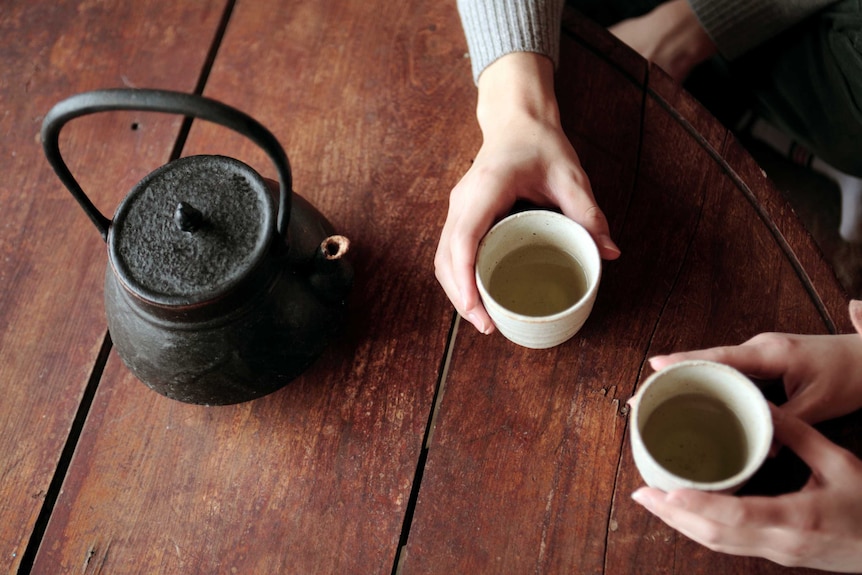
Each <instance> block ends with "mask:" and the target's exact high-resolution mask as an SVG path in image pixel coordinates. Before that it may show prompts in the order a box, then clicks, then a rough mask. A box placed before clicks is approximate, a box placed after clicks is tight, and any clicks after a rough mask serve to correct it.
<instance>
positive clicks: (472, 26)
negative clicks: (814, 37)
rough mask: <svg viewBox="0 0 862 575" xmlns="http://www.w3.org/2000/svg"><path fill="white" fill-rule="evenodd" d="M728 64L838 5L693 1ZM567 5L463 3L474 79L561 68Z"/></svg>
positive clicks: (559, 1)
mask: <svg viewBox="0 0 862 575" xmlns="http://www.w3.org/2000/svg"><path fill="white" fill-rule="evenodd" d="M688 1H689V4H690V5H691V7H692V9H693V10H694V13H695V14H696V15H697V18H698V20H699V21H700V23H701V25H703V27H704V29H706V31H707V33H708V34H709V36H710V37H711V38H712V40H713V41H714V42H715V44H716V46H717V47H718V51H719V52H720V53H721V54H722V55H723V56H724V57H725V58H727V59H729V60H732V59H734V58H737V57H739V56H741V55H743V54H744V53H746V52H747V51H748V50H750V49H752V48H754V47H755V46H757V45H759V44H761V43H763V42H765V41H767V40H769V39H770V38H772V37H774V36H776V35H777V34H779V33H780V32H782V31H783V30H786V29H787V28H789V27H791V26H793V25H794V24H796V23H798V22H800V21H801V20H803V19H804V18H806V17H808V16H810V15H811V14H813V13H815V12H817V11H818V10H821V9H822V8H824V7H825V6H828V5H829V4H832V3H833V2H834V1H835V0H688ZM563 3H564V0H458V12H459V14H460V15H461V24H462V25H463V27H464V34H465V35H466V37H467V48H468V49H469V50H470V58H471V63H472V67H473V79H474V80H476V81H478V79H479V75H480V74H481V73H482V71H483V70H484V69H485V68H486V67H487V66H488V65H490V64H491V63H493V62H494V61H495V60H497V59H498V58H500V57H501V56H505V55H506V54H509V53H511V52H536V53H539V54H543V55H545V56H548V57H549V58H551V59H552V60H553V61H554V65H555V66H556V64H557V60H558V58H559V51H560V25H561V18H562V10H563Z"/></svg>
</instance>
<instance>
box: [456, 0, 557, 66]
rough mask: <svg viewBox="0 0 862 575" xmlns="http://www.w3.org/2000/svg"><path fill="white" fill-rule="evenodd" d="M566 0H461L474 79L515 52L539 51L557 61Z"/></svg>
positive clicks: (461, 11) (459, 3) (459, 4)
mask: <svg viewBox="0 0 862 575" xmlns="http://www.w3.org/2000/svg"><path fill="white" fill-rule="evenodd" d="M563 2H564V0H458V13H459V14H460V15H461V24H462V25H463V27H464V34H465V35H466V37H467V48H468V49H469V50H470V61H471V64H472V66H473V79H474V80H476V81H478V79H479V74H481V73H482V71H483V70H484V69H485V68H486V67H487V66H488V65H490V64H491V63H493V62H494V61H495V60H497V59H498V58H500V57H502V56H505V55H506V54H509V53H512V52H536V53H538V54H543V55H545V56H548V57H549V58H551V59H552V60H553V61H554V65H555V66H556V64H557V58H558V57H559V52H560V23H561V19H562V12H563Z"/></svg>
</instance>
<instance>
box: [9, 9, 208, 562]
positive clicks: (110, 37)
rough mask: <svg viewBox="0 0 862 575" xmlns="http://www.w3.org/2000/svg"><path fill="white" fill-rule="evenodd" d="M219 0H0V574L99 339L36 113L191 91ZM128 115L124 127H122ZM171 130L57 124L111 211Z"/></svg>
mask: <svg viewBox="0 0 862 575" xmlns="http://www.w3.org/2000/svg"><path fill="white" fill-rule="evenodd" d="M222 5H223V2H199V3H194V4H191V3H185V4H184V5H178V6H174V5H171V6H165V5H162V4H161V3H158V4H157V3H154V2H146V1H144V2H134V3H127V2H115V1H110V2H99V3H92V2H80V1H51V2H47V1H35V2H34V1H17V0H11V1H6V2H4V3H3V8H2V17H0V38H2V40H0V61H2V62H3V73H2V74H0V101H2V102H3V113H2V114H0V134H2V137H0V172H2V174H3V178H2V183H0V205H2V206H3V224H2V226H0V282H2V284H3V295H2V297H0V394H2V398H3V399H2V401H0V421H2V424H0V425H2V431H0V478H2V481H0V485H2V487H0V517H2V518H3V521H2V522H0V550H2V552H0V570H2V571H4V572H9V573H13V572H17V570H18V569H19V568H20V567H21V561H22V558H23V556H24V555H25V552H26V550H27V546H28V542H29V540H30V537H31V534H32V533H33V531H34V528H36V524H37V520H38V517H39V515H40V511H41V510H42V508H43V506H44V505H45V504H46V498H47V497H49V491H50V489H51V482H52V478H53V477H54V474H55V469H56V468H57V466H58V463H59V462H60V460H61V454H62V452H63V449H64V445H65V444H66V442H67V438H68V437H69V434H70V430H71V429H72V428H73V422H74V419H75V416H76V412H77V411H78V409H79V405H80V404H81V402H82V398H85V397H86V395H87V391H86V389H87V382H88V379H89V378H90V376H91V373H92V372H93V370H94V366H95V364H96V363H97V358H98V356H99V352H100V349H101V348H102V344H103V340H104V337H105V320H104V312H103V311H102V310H103V303H102V282H103V281H104V279H103V278H104V270H105V265H106V257H105V255H104V254H105V245H104V243H103V242H101V240H100V238H99V235H98V233H97V231H96V230H95V229H94V227H93V226H92V224H91V223H90V222H89V220H87V218H86V217H85V216H84V213H83V212H82V211H81V210H80V209H79V208H78V206H77V204H76V203H75V202H74V200H73V199H72V197H71V195H70V194H69V193H68V192H67V191H66V189H65V188H64V187H63V186H62V185H61V184H60V182H59V180H58V179H57V177H56V176H55V175H54V174H53V172H52V171H51V168H50V166H49V165H48V163H47V161H46V160H45V158H44V155H43V153H42V150H41V146H40V143H39V129H40V125H41V122H42V118H43V117H44V115H45V114H46V113H47V111H48V110H49V109H50V108H51V106H53V105H54V104H55V103H56V102H57V101H59V100H61V99H63V98H65V97H67V96H70V95H72V94H75V93H78V92H81V91H85V90H90V89H95V88H104V87H118V86H123V85H159V86H162V87H170V88H174V89H179V90H192V89H194V85H195V81H196V79H197V77H198V74H199V72H200V70H201V67H202V65H203V62H204V61H205V59H206V55H207V50H208V47H209V43H210V41H211V39H212V36H213V35H214V33H215V30H216V29H217V27H218V23H219V18H220V15H221V8H222ZM120 23H121V24H122V25H119V24H120ZM177 54H182V58H177ZM168 59H170V60H171V62H172V65H171V66H169V67H166V66H164V65H163V62H165V61H166V60H168ZM133 123H136V124H137V129H131V128H130V126H131V125H132V124H133ZM178 126H179V121H178V120H171V119H166V118H159V117H146V118H145V117H141V116H124V117H110V116H107V117H92V118H84V119H81V120H80V121H76V122H73V123H72V124H70V125H69V126H68V128H67V129H65V130H64V131H63V134H62V138H61V150H62V152H63V153H64V156H65V157H66V158H67V159H68V161H69V164H70V167H71V168H72V170H73V172H74V173H75V174H76V175H78V176H79V177H80V181H81V184H82V186H83V188H84V189H85V190H86V191H87V192H88V193H90V194H92V197H93V199H94V200H95V201H96V202H97V204H99V205H100V206H101V207H102V208H103V209H104V210H105V211H106V212H107V213H108V214H110V213H112V211H113V207H114V206H115V205H116V203H117V202H118V201H119V199H120V198H122V196H123V195H124V194H125V190H127V189H128V187H129V186H130V185H131V184H132V183H134V182H135V181H137V180H138V179H139V178H140V177H141V176H142V175H143V174H145V173H147V172H148V171H149V170H150V169H152V168H154V167H156V166H158V165H160V164H161V163H163V162H164V161H165V160H166V159H167V157H168V154H169V153H170V150H171V147H172V145H173V141H174V139H175V137H176V133H177V129H178ZM60 479H62V475H61V476H60ZM47 504H49V505H50V500H48V501H47ZM30 559H32V557H31V558H30ZM78 565H80V564H79V563H77V562H76V567H77V566H78Z"/></svg>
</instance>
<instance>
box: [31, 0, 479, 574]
mask: <svg viewBox="0 0 862 575" xmlns="http://www.w3.org/2000/svg"><path fill="white" fill-rule="evenodd" d="M465 52H466V47H465V44H464V40H463V35H462V33H461V30H460V23H459V21H458V16H457V11H456V10H455V6H454V4H453V3H452V2H447V3H440V4H437V3H420V2H410V3H400V4H398V3H396V4H392V3H388V2H387V3H384V2H382V1H368V2H349V3H347V2H338V1H335V0H333V1H326V2H301V1H299V0H294V1H289V2H285V1H281V0H269V1H267V2H262V1H256V2H251V1H248V2H245V1H241V2H238V3H237V5H236V7H235V9H234V12H233V15H232V18H231V21H230V24H229V26H228V28H227V33H226V37H225V40H224V43H223V45H222V46H221V48H220V49H219V53H218V57H217V58H216V61H215V65H214V68H213V72H212V76H211V78H210V81H209V83H208V85H207V89H206V93H207V94H208V95H211V96H212V97H215V98H218V99H220V100H222V101H225V102H227V103H230V104H232V105H235V106H237V107H239V108H241V109H243V110H245V111H247V112H248V113H250V114H251V115H253V116H255V117H256V118H257V119H259V120H260V121H261V122H262V123H264V124H265V125H267V126H268V127H269V128H270V129H271V130H272V131H273V132H274V133H275V134H276V136H277V137H278V138H279V139H280V141H281V142H282V143H283V145H284V146H285V149H286V150H287V152H288V154H289V156H290V159H291V162H292V164H293V167H294V177H295V187H296V189H297V191H299V192H301V193H302V194H303V195H304V196H305V197H306V198H308V199H309V200H311V201H312V202H313V203H314V204H315V205H317V206H318V207H319V208H320V209H321V210H322V211H323V212H324V213H325V214H326V215H327V216H328V217H329V218H330V219H331V220H332V222H333V224H334V225H335V226H336V228H337V229H338V231H340V232H341V233H344V234H345V235H347V236H348V237H349V238H351V240H352V245H353V247H352V248H351V249H352V251H351V253H350V257H351V260H352V262H353V263H354V266H355V268H356V285H355V287H354V290H353V293H352V294H351V297H350V303H349V308H350V319H349V322H348V325H347V326H346V330H345V333H344V334H343V336H342V337H341V339H339V340H338V341H337V342H335V343H334V344H333V345H332V346H330V348H329V349H328V350H327V351H326V353H325V354H324V356H323V357H322V358H321V359H320V360H319V361H318V362H316V363H315V364H314V365H313V366H312V368H311V369H310V370H309V371H308V372H306V373H305V374H304V375H303V376H302V377H300V378H299V379H298V380H296V381H295V382H292V383H291V384H290V385H288V386H287V387H285V388H284V389H282V390H280V391H279V392H276V393H274V394H272V395H270V396H267V397H264V398H261V399H259V400H256V401H254V402H251V403H247V404H241V405H236V406H226V407H219V408H203V407H199V406H189V405H184V404H180V403H177V402H174V401H171V400H168V399H165V398H163V397H161V396H158V395H156V394H154V393H153V392H151V391H149V390H148V389H146V388H145V387H144V386H143V385H142V384H140V383H139V382H137V381H135V380H134V379H133V378H132V377H131V376H130V375H129V374H128V373H127V372H126V370H125V368H124V367H123V366H122V365H121V363H120V362H119V361H117V358H116V357H115V356H112V357H111V359H110V361H109V364H108V367H107V369H106V372H105V375H104V378H103V382H102V385H101V386H100V389H99V392H98V394H97V396H96V398H95V400H94V404H93V408H92V413H91V415H90V418H89V420H88V422H87V426H86V427H85V429H84V432H83V434H82V438H81V442H80V447H79V450H78V453H77V454H76V457H75V459H74V460H73V462H72V466H71V469H70V472H69V477H68V479H67V482H66V485H65V487H64V493H63V495H62V497H61V498H60V501H59V502H58V506H57V511H56V513H55V514H54V517H53V518H52V522H51V524H50V525H49V528H48V531H47V533H46V540H45V544H44V546H43V550H42V553H41V554H40V556H39V563H38V564H37V567H38V568H39V569H41V570H42V571H44V572H51V571H54V570H57V569H59V568H62V567H63V566H68V565H80V564H81V563H82V561H83V560H84V558H85V557H87V556H88V554H89V555H92V557H91V558H90V565H92V566H93V567H91V568H93V569H95V567H96V566H98V568H100V569H102V570H103V571H104V572H111V573H124V572H132V571H135V572H165V573H215V572H224V573H230V572H239V573H288V572H289V573H326V574H330V573H390V572H391V571H392V568H393V564H394V561H395V555H396V552H397V549H398V543H399V538H400V535H401V529H402V524H403V522H404V519H405V514H406V512H407V508H408V503H409V501H410V495H411V488H412V484H413V478H414V473H415V471H416V468H417V464H418V461H419V456H420V450H421V447H422V442H423V438H424V434H425V430H426V426H427V423H428V419H429V415H430V412H431V407H432V403H433V397H434V391H435V387H436V383H437V379H438V377H439V373H438V371H439V368H440V366H441V360H442V357H443V354H444V349H445V344H446V341H447V335H448V331H449V328H450V323H451V319H452V310H451V306H450V305H449V303H448V301H447V300H446V298H445V295H444V294H443V293H442V290H440V289H439V287H438V286H437V284H436V281H435V279H434V274H433V263H432V262H433V254H434V249H435V246H436V240H437V236H438V234H439V230H440V228H441V227H442V223H443V219H444V217H445V214H446V198H447V192H448V190H449V189H450V188H451V187H452V186H454V184H455V183H456V181H457V178H458V177H460V175H461V174H462V173H463V172H464V171H465V170H466V169H467V166H468V165H469V161H470V158H471V155H470V154H472V153H474V152H475V150H476V149H478V131H477V130H476V128H475V124H474V121H473V114H474V111H473V107H474V98H475V95H474V87H473V85H472V81H471V79H470V75H469V64H468V61H467V60H466V59H465V58H464V53H465ZM195 153H221V154H225V155H229V156H232V157H236V158H239V159H243V160H244V161H247V162H248V163H250V164H252V165H253V166H255V167H256V168H257V169H258V170H259V171H260V172H261V173H262V174H264V175H267V176H270V177H271V176H273V170H272V167H271V166H269V165H268V163H267V161H266V160H265V159H264V157H263V155H262V153H260V152H259V151H258V150H256V149H254V147H253V146H252V145H251V144H250V143H249V142H247V141H245V140H244V139H242V138H241V137H234V136H233V135H232V134H230V133H227V132H226V131H225V130H223V129H221V128H218V127H217V126H212V125H207V124H201V123H197V122H196V123H195V125H194V126H193V128H192V133H191V135H190V138H189V141H188V145H187V146H186V148H185V150H184V154H195Z"/></svg>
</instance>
